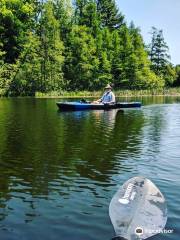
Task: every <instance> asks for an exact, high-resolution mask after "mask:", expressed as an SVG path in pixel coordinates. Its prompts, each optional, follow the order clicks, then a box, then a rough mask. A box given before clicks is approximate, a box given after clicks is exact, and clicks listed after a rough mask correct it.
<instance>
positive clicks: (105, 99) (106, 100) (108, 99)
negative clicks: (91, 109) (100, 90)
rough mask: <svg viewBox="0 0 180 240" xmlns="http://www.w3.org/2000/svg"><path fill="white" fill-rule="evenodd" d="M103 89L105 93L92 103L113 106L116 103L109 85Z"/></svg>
mask: <svg viewBox="0 0 180 240" xmlns="http://www.w3.org/2000/svg"><path fill="white" fill-rule="evenodd" d="M104 89H105V92H104V94H103V96H102V97H101V98H100V99H98V100H96V101H94V102H93V103H95V104H98V103H103V104H114V103H115V102H116V98H115V95H114V93H113V92H112V87H111V85H110V84H108V85H107V86H106V87H105V88H104Z"/></svg>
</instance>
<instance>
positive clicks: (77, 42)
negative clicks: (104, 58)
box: [64, 25, 99, 90]
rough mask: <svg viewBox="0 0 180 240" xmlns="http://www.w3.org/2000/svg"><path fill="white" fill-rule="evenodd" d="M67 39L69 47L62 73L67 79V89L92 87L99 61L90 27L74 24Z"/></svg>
mask: <svg viewBox="0 0 180 240" xmlns="http://www.w3.org/2000/svg"><path fill="white" fill-rule="evenodd" d="M67 41H68V46H69V47H68V49H66V51H67V53H66V60H65V64H64V74H65V79H66V80H67V81H69V89H71V90H86V89H89V90H90V89H94V87H95V85H94V80H95V79H96V76H97V71H98V66H99V61H98V58H97V56H96V44H95V39H94V38H93V36H92V35H91V29H90V28H88V27H86V26H78V25H75V26H73V28H72V31H71V33H70V35H69V38H68V39H67Z"/></svg>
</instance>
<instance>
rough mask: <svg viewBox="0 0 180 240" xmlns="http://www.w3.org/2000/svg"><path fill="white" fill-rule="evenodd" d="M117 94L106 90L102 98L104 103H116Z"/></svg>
mask: <svg viewBox="0 0 180 240" xmlns="http://www.w3.org/2000/svg"><path fill="white" fill-rule="evenodd" d="M115 101H116V100H115V95H114V93H113V92H112V91H109V92H105V93H104V94H103V96H102V98H101V102H102V103H110V102H111V103H115Z"/></svg>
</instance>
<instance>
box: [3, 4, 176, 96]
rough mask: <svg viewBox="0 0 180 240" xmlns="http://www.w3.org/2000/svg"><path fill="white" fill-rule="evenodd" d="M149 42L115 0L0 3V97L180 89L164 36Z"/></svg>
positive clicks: (154, 32) (157, 34)
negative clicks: (107, 86) (108, 86)
mask: <svg viewBox="0 0 180 240" xmlns="http://www.w3.org/2000/svg"><path fill="white" fill-rule="evenodd" d="M151 36H152V41H151V43H150V44H149V46H146V45H145V44H144V41H143V38H142V35H141V32H140V29H139V28H137V27H136V26H135V25H134V23H133V22H131V23H130V25H128V24H127V23H126V20H125V16H124V15H123V14H122V13H121V12H120V11H119V9H118V8H117V5H116V3H115V1H114V0H76V1H71V0H46V1H43V0H41V1H40V0H39V1H38V0H1V2H0V95H5V96H18V95H32V96H33V95H34V94H35V92H37V91H38V92H45V93H47V92H51V91H77V90H78V91H79V90H90V91H92V90H99V89H101V88H102V87H103V86H104V85H105V84H106V83H109V82H110V83H112V84H113V85H114V87H115V88H117V89H119V88H126V89H154V88H163V87H164V86H173V85H175V86H178V85H180V66H179V65H178V66H173V64H172V63H171V62H170V56H169V54H168V46H167V44H166V42H165V40H164V37H163V31H162V30H158V29H156V28H155V27H153V28H152V32H151Z"/></svg>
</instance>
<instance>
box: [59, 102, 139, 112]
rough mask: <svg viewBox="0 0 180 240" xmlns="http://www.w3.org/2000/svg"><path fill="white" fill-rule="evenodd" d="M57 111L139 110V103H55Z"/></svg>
mask: <svg viewBox="0 0 180 240" xmlns="http://www.w3.org/2000/svg"><path fill="white" fill-rule="evenodd" d="M56 104H57V106H58V108H59V110H61V111H82V110H110V109H118V108H139V107H141V103H140V102H117V103H115V104H103V103H98V104H94V103H84V102H57V103H56Z"/></svg>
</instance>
